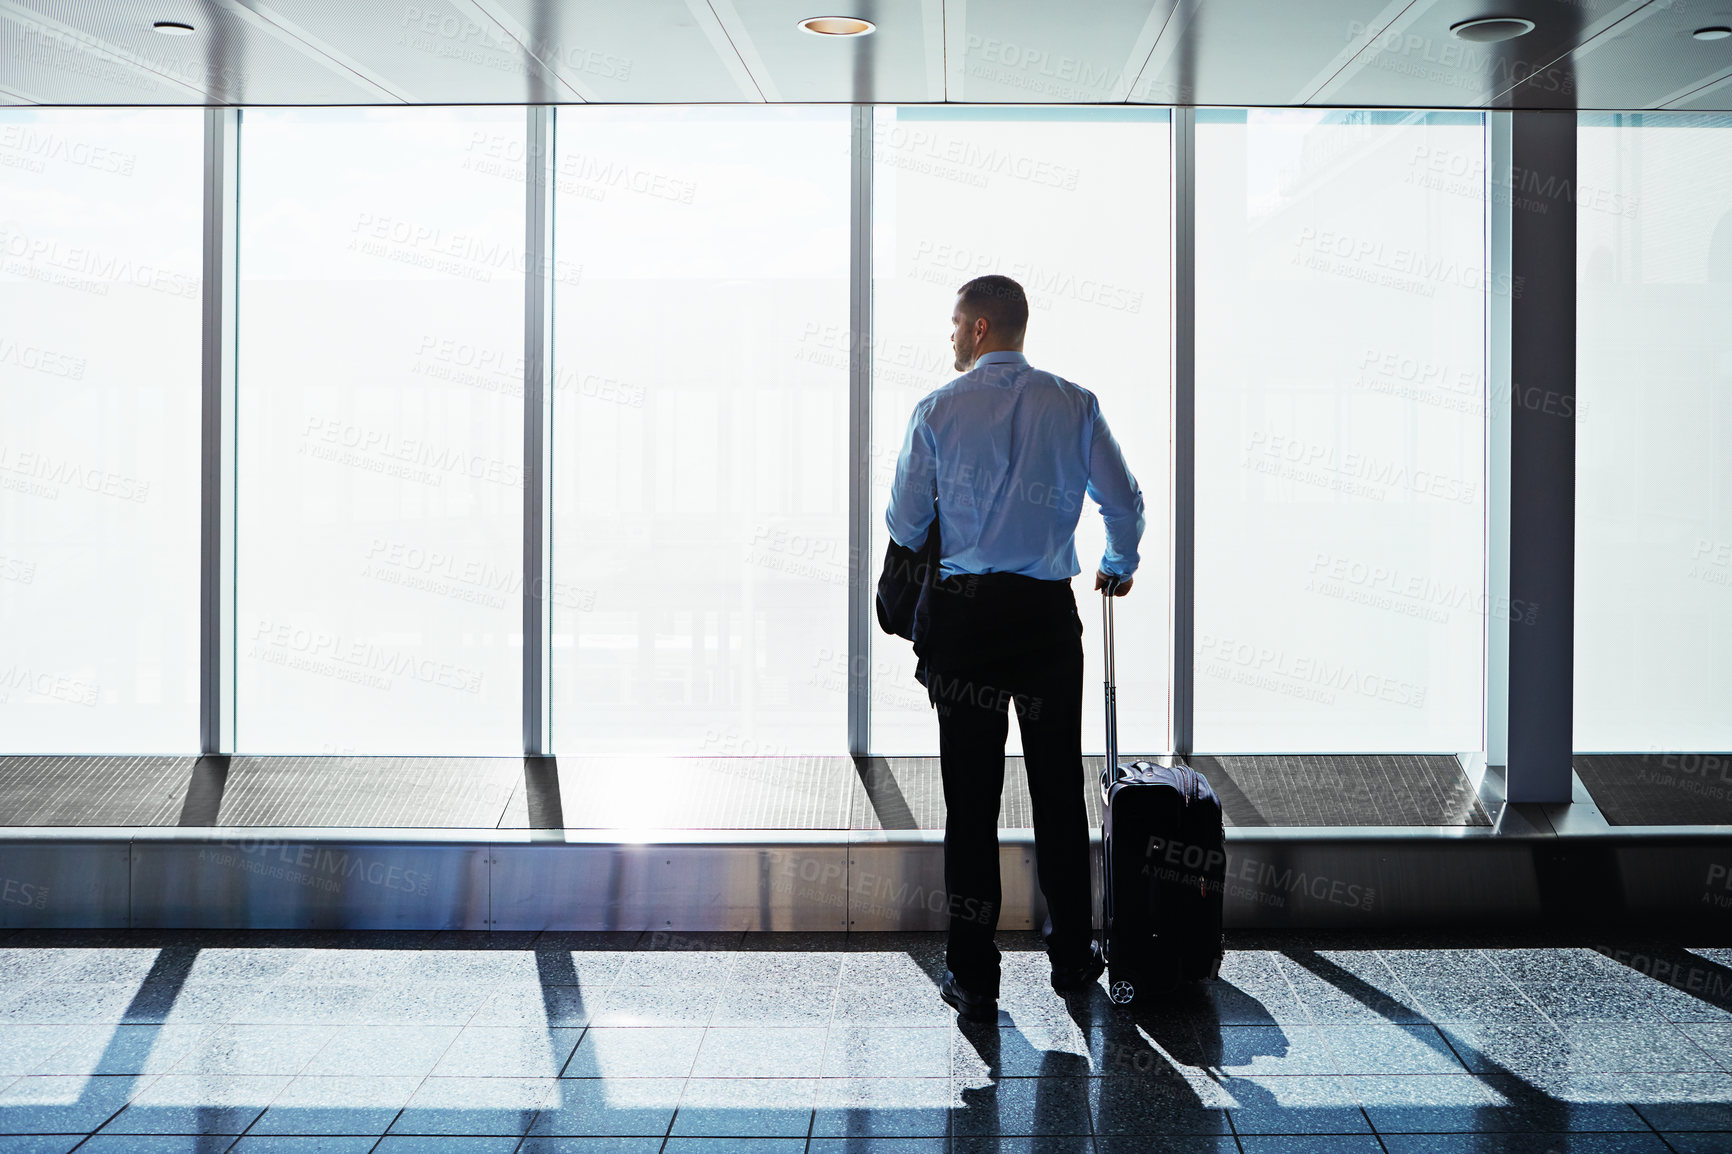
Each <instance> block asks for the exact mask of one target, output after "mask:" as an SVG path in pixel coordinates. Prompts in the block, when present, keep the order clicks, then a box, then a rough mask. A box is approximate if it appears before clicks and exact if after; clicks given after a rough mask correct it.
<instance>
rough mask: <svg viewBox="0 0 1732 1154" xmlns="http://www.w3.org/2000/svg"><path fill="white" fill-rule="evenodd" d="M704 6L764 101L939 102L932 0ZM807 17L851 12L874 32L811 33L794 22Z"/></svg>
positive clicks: (778, 0) (940, 26)
mask: <svg viewBox="0 0 1732 1154" xmlns="http://www.w3.org/2000/svg"><path fill="white" fill-rule="evenodd" d="M959 3H960V0H950V4H951V5H953V6H955V5H958V4H959ZM709 6H710V8H711V9H713V10H714V11H715V13H716V16H717V18H718V19H719V20H720V21H721V24H722V28H723V30H724V31H725V32H726V33H727V35H728V39H729V40H730V41H731V42H732V43H733V44H734V46H735V48H736V49H737V50H738V51H739V54H740V58H741V59H742V60H743V61H744V62H745V65H746V67H747V68H748V69H749V70H750V71H751V73H752V76H753V78H754V79H755V80H756V81H757V83H758V87H759V89H760V90H761V91H762V92H763V94H764V98H765V99H766V100H786V101H796V102H798V101H823V102H830V101H840V102H855V101H858V102H863V103H870V102H875V101H876V102H884V103H898V104H918V103H922V102H924V101H928V100H932V101H939V100H943V99H944V87H943V77H944V61H945V55H944V20H943V15H944V7H945V6H944V5H943V4H942V3H940V2H939V0H854V2H852V3H841V4H832V3H829V2H828V0H824V2H820V0H732V2H730V0H710V3H709ZM959 10H960V8H959ZM808 16H855V17H859V18H860V19H862V20H870V21H872V23H874V24H875V25H877V26H878V31H876V32H874V33H872V34H871V35H870V36H859V37H851V38H846V39H844V38H841V37H826V36H814V35H812V34H811V33H810V32H803V31H801V30H800V28H799V27H798V24H799V22H800V21H801V20H803V19H805V18H806V17H808Z"/></svg>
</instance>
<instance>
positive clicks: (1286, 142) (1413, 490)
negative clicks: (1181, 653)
mask: <svg viewBox="0 0 1732 1154" xmlns="http://www.w3.org/2000/svg"><path fill="white" fill-rule="evenodd" d="M1197 120H1198V124H1197V137H1196V149H1197V160H1196V168H1197V176H1196V179H1197V185H1196V203H1197V210H1196V230H1197V231H1196V236H1197V282H1196V283H1197V302H1196V310H1197V312H1196V325H1197V327H1196V381H1197V385H1196V390H1197V394H1196V395H1197V407H1196V413H1197V426H1196V428H1197V433H1196V618H1195V628H1196V651H1195V652H1196V660H1195V673H1196V713H1195V745H1196V748H1197V749H1198V750H1199V751H1204V752H1222V753H1229V752H1231V753H1262V752H1283V751H1285V752H1293V753H1313V752H1315V753H1323V752H1402V751H1406V752H1458V751H1463V750H1474V749H1479V748H1481V737H1480V733H1481V714H1482V704H1481V703H1482V682H1483V673H1482V665H1481V653H1482V644H1483V642H1482V634H1483V616H1482V615H1483V614H1484V613H1486V612H1488V611H1490V612H1505V611H1507V609H1506V607H1501V606H1487V605H1486V603H1485V596H1484V589H1485V584H1484V577H1483V573H1484V565H1485V549H1484V545H1483V538H1484V516H1485V506H1486V502H1485V487H1484V481H1483V474H1484V450H1483V444H1484V432H1483V426H1484V421H1485V405H1486V403H1487V398H1486V395H1485V394H1486V389H1485V372H1484V365H1485V322H1484V312H1485V294H1486V292H1487V291H1488V290H1489V291H1490V292H1493V293H1499V292H1503V293H1507V292H1509V291H1510V286H1509V285H1505V284H1496V283H1491V284H1488V283H1487V281H1488V276H1487V273H1486V264H1485V258H1484V255H1483V254H1484V252H1485V244H1484V235H1485V234H1484V216H1485V201H1484V192H1483V186H1484V175H1483V173H1484V168H1483V156H1484V137H1483V132H1484V128H1483V120H1482V118H1481V117H1480V116H1479V115H1478V114H1474V113H1426V112H1401V113H1385V112H1357V111H1350V112H1333V111H1309V110H1251V111H1238V112H1232V111H1203V112H1199V113H1198V116H1197ZM1492 403H1494V404H1495V403H1498V402H1497V399H1496V398H1492Z"/></svg>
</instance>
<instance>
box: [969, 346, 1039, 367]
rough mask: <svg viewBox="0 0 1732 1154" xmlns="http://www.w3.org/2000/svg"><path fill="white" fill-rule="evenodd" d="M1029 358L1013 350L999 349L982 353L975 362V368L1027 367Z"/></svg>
mask: <svg viewBox="0 0 1732 1154" xmlns="http://www.w3.org/2000/svg"><path fill="white" fill-rule="evenodd" d="M1026 364H1028V358H1027V357H1025V356H1023V355H1022V354H1021V353H1019V352H1015V351H1013V350H1011V349H999V350H997V351H996V352H990V353H982V354H980V358H979V359H978V360H976V361H975V362H974V367H975V368H977V369H979V368H984V367H985V366H987V365H1026Z"/></svg>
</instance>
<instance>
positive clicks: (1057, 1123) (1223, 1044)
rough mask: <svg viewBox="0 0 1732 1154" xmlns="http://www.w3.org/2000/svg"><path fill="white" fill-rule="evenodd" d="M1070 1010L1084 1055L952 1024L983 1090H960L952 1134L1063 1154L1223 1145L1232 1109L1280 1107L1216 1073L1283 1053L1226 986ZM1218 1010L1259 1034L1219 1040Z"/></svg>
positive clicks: (1242, 996) (1277, 1037) (1098, 997)
mask: <svg viewBox="0 0 1732 1154" xmlns="http://www.w3.org/2000/svg"><path fill="white" fill-rule="evenodd" d="M1055 996H1056V995H1055ZM1066 1009H1067V1011H1068V1015H1069V1018H1070V1020H1071V1021H1072V1022H1073V1023H1074V1024H1075V1025H1076V1027H1077V1028H1078V1030H1079V1031H1080V1032H1081V1035H1082V1037H1083V1039H1084V1040H1085V1041H1086V1043H1087V1054H1086V1056H1085V1055H1083V1054H1078V1053H1073V1052H1069V1051H1060V1050H1037V1049H1036V1048H1035V1046H1034V1045H1033V1044H1032V1043H1031V1042H1030V1041H1029V1038H1028V1036H1027V1035H1025V1034H1024V1033H1023V1032H1022V1031H1021V1030H1020V1029H1018V1028H1017V1027H1016V1024H1015V1023H1014V1022H1011V1021H1007V1020H1006V1019H1005V1018H1004V1017H1003V1016H1001V1018H1000V1021H999V1023H997V1024H996V1025H988V1024H977V1023H969V1022H959V1023H958V1025H959V1027H960V1029H961V1031H962V1034H963V1036H964V1037H965V1038H966V1039H967V1041H968V1042H969V1044H970V1045H972V1046H973V1048H974V1051H975V1053H976V1054H977V1055H978V1056H979V1058H980V1060H981V1062H982V1064H983V1065H984V1066H985V1067H986V1070H987V1073H988V1076H989V1079H990V1081H989V1082H988V1083H987V1084H986V1085H984V1086H978V1087H968V1088H964V1089H963V1090H962V1092H961V1105H960V1106H958V1107H957V1108H956V1110H955V1112H954V1116H953V1121H952V1133H954V1134H957V1135H963V1134H999V1133H1002V1134H1042V1135H1050V1136H1059V1137H1057V1138H1056V1142H1055V1141H1054V1140H1053V1139H1049V1140H1048V1141H1046V1142H1043V1144H1042V1148H1043V1149H1046V1148H1048V1147H1050V1148H1052V1149H1055V1150H1058V1151H1061V1152H1064V1154H1069V1150H1070V1147H1069V1146H1068V1145H1067V1144H1066V1142H1065V1140H1064V1138H1063V1137H1062V1136H1073V1137H1074V1140H1075V1142H1076V1144H1077V1145H1076V1151H1077V1154H1081V1152H1082V1151H1084V1150H1086V1149H1089V1148H1090V1147H1089V1145H1088V1143H1089V1139H1088V1138H1087V1137H1086V1135H1087V1134H1088V1133H1089V1132H1090V1130H1092V1131H1093V1132H1094V1133H1095V1134H1099V1135H1115V1134H1116V1135H1139V1134H1190V1135H1199V1136H1200V1135H1211V1134H1218V1135H1228V1134H1231V1133H1232V1129H1231V1127H1230V1126H1229V1124H1228V1121H1227V1116H1226V1103H1227V1102H1228V1101H1229V1100H1231V1101H1232V1102H1233V1103H1234V1104H1235V1105H1243V1106H1247V1107H1251V1108H1256V1107H1258V1106H1266V1107H1270V1108H1273V1107H1275V1106H1276V1103H1275V1101H1274V1098H1273V1096H1272V1095H1271V1094H1269V1092H1268V1091H1267V1090H1264V1089H1263V1088H1262V1087H1260V1086H1256V1085H1254V1084H1251V1083H1247V1082H1246V1081H1245V1080H1243V1079H1231V1078H1228V1077H1225V1076H1224V1075H1223V1073H1222V1071H1221V1066H1222V1065H1223V1063H1224V1062H1225V1063H1230V1064H1232V1065H1234V1066H1239V1065H1243V1064H1245V1063H1248V1062H1249V1061H1251V1060H1252V1059H1254V1058H1256V1057H1260V1056H1272V1057H1284V1056H1285V1055H1286V1054H1287V1051H1288V1042H1287V1037H1286V1034H1285V1033H1284V1032H1283V1031H1282V1030H1281V1029H1280V1027H1279V1026H1278V1025H1277V1024H1276V1023H1275V1020H1274V1018H1273V1016H1271V1015H1270V1014H1269V1013H1268V1011H1267V1010H1265V1009H1264V1008H1263V1006H1262V1004H1261V1003H1260V1002H1258V1001H1257V1000H1256V999H1255V998H1253V997H1252V996H1251V995H1250V994H1248V993H1246V992H1245V991H1243V990H1240V989H1239V988H1238V987H1235V986H1233V985H1232V984H1231V983H1230V982H1223V981H1215V982H1207V983H1188V984H1185V985H1182V986H1179V987H1176V988H1174V989H1171V990H1167V991H1162V992H1159V993H1155V994H1152V995H1151V994H1145V995H1143V996H1142V997H1139V998H1138V1000H1137V1001H1136V1002H1135V1003H1134V1004H1133V1005H1132V1006H1129V1007H1126V1006H1119V1005H1115V1004H1114V1003H1113V1002H1112V1001H1111V1000H1110V999H1109V998H1108V997H1107V994H1106V990H1105V989H1104V988H1103V987H1101V986H1099V985H1096V986H1092V987H1090V989H1089V990H1088V991H1086V992H1084V993H1081V994H1075V995H1072V996H1071V997H1069V998H1067V999H1066ZM1223 1011H1225V1016H1226V1018H1227V1019H1228V1020H1229V1021H1230V1022H1231V1023H1232V1024H1233V1025H1234V1026H1262V1027H1265V1028H1264V1029H1254V1030H1245V1029H1235V1030H1232V1031H1230V1032H1229V1031H1226V1030H1224V1029H1223V1016H1224V1013H1223ZM1181 1067H1185V1068H1187V1069H1181ZM1187 1070H1188V1074H1187ZM1198 1080H1205V1081H1204V1083H1203V1089H1204V1091H1205V1093H1206V1092H1207V1090H1208V1084H1209V1083H1213V1084H1215V1085H1218V1086H1221V1087H1223V1090H1224V1092H1219V1093H1208V1094H1207V1098H1205V1093H1200V1092H1199V1085H1198ZM1229 1083H1231V1085H1230V1086H1229V1085H1228V1084H1229ZM1229 1094H1230V1095H1231V1099H1229V1097H1228V1095H1229Z"/></svg>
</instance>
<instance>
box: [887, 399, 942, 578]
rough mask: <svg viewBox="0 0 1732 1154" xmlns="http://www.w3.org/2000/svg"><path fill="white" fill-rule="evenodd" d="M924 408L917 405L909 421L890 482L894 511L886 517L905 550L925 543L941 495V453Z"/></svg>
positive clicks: (891, 502) (891, 501)
mask: <svg viewBox="0 0 1732 1154" xmlns="http://www.w3.org/2000/svg"><path fill="white" fill-rule="evenodd" d="M924 409H925V406H924V405H916V406H915V408H914V415H913V416H911V417H910V418H909V419H908V433H907V435H906V436H905V437H903V438H902V452H901V453H900V454H899V455H898V456H897V458H896V478H895V480H893V481H892V482H891V483H890V508H889V509H888V510H887V511H886V512H885V514H884V524H885V527H886V528H888V529H889V530H890V539H891V540H892V541H895V542H896V543H897V544H898V545H901V546H902V547H903V548H904V549H918V548H920V546H921V545H923V544H925V542H926V533H927V530H928V529H929V528H930V527H931V525H932V520H933V518H934V517H935V516H937V513H936V512H935V511H934V509H933V505H932V501H933V498H934V497H935V496H936V495H937V486H938V454H937V446H936V444H935V443H934V441H933V438H932V430H931V429H930V428H929V427H928V426H927V424H926V421H925V419H924V416H925V414H924Z"/></svg>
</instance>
